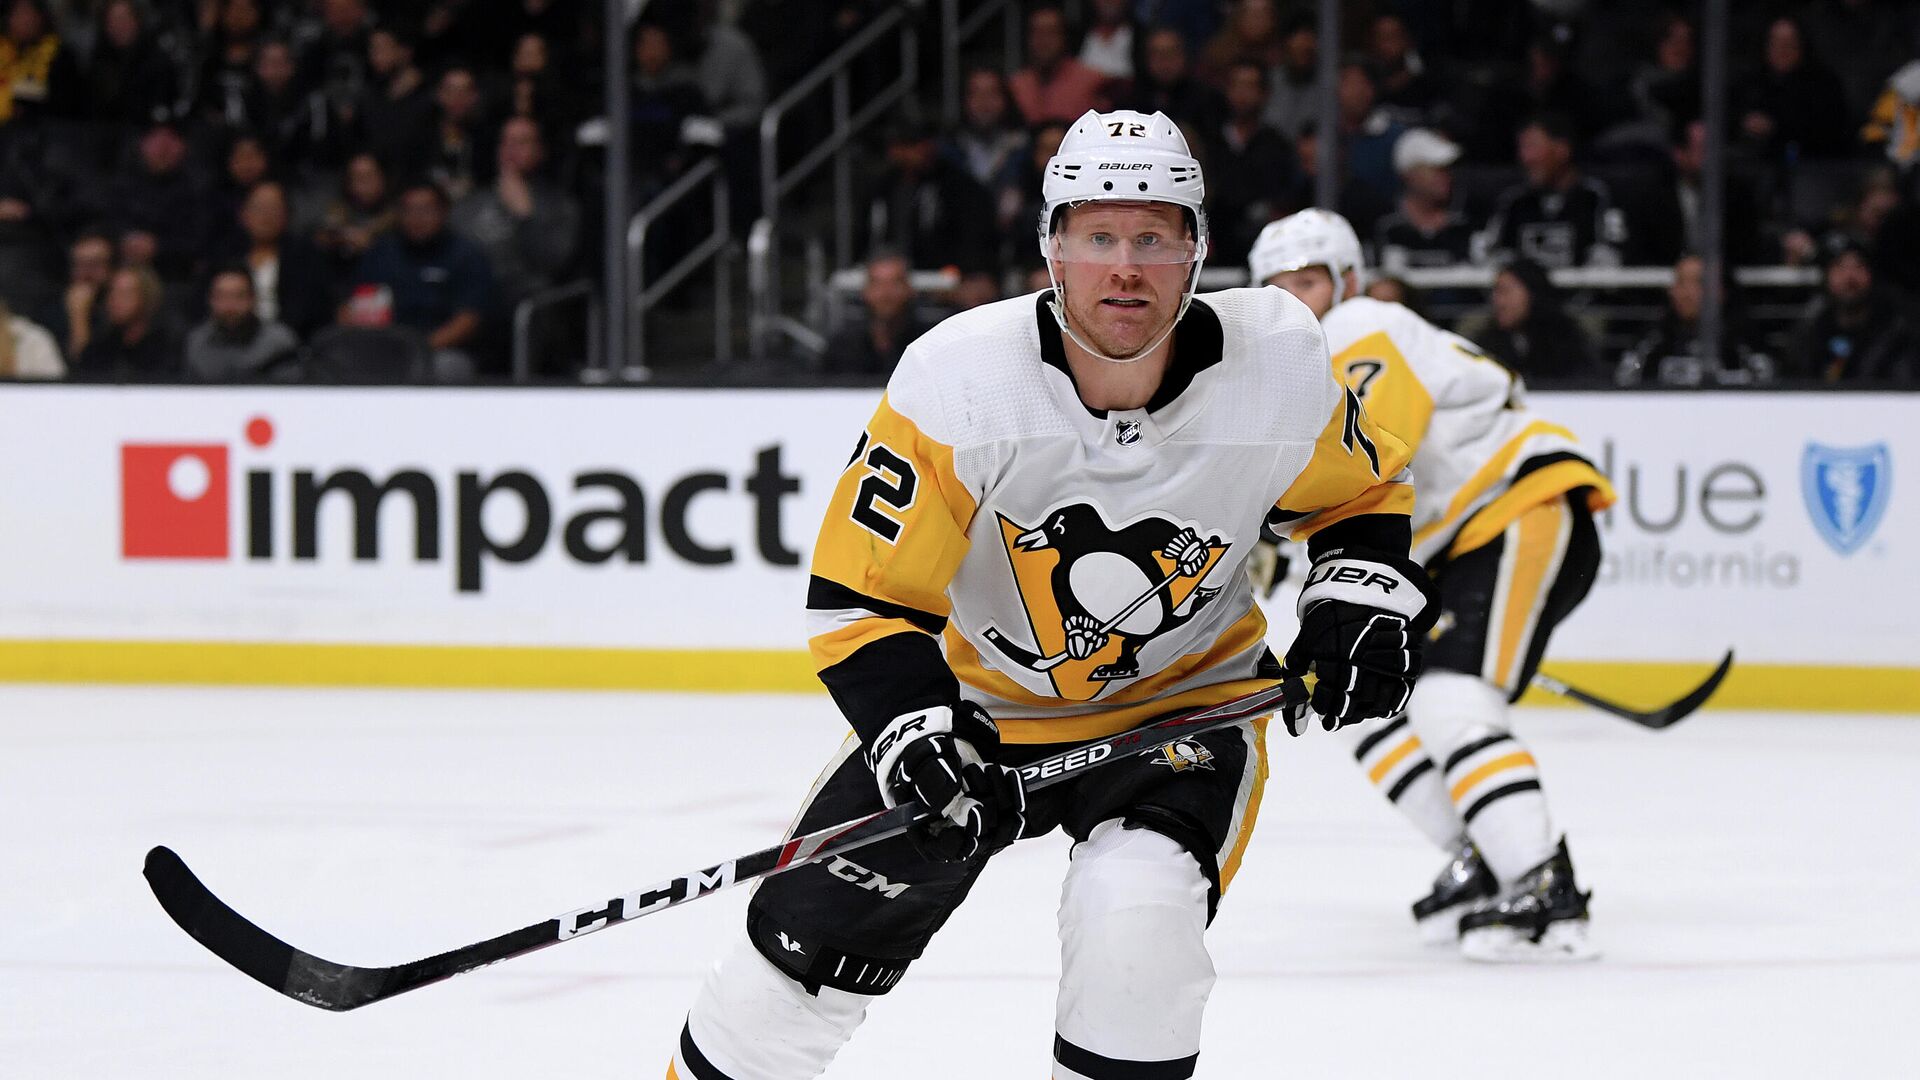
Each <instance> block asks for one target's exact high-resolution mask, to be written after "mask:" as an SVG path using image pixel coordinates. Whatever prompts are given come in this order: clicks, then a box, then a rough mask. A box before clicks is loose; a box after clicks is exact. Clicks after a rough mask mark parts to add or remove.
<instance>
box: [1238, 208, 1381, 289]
mask: <svg viewBox="0 0 1920 1080" xmlns="http://www.w3.org/2000/svg"><path fill="white" fill-rule="evenodd" d="M1309 266H1324V267H1326V268H1327V273H1329V274H1332V275H1333V302H1334V303H1336V304H1338V303H1339V302H1341V301H1342V300H1350V299H1352V298H1353V297H1354V296H1357V295H1359V294H1360V293H1362V292H1365V291H1366V288H1367V268H1366V261H1365V256H1364V255H1363V254H1362V253H1361V250H1360V237H1358V236H1356V235H1355V234H1354V231H1353V226H1352V225H1349V224H1347V219H1346V218H1343V217H1341V216H1340V215H1339V214H1336V213H1334V212H1333V211H1331V210H1322V209H1320V208H1319V207H1309V208H1308V209H1305V210H1302V211H1300V212H1299V213H1297V214H1290V215H1288V216H1287V217H1283V218H1281V219H1280V220H1279V221H1275V222H1272V223H1270V224H1269V225H1268V226H1267V227H1266V228H1264V229H1261V230H1260V236H1259V237H1258V238H1257V239H1255V240H1254V242H1253V250H1252V251H1251V252H1249V253H1248V254H1247V270H1248V272H1249V273H1250V274H1252V276H1253V281H1252V282H1251V283H1250V284H1252V285H1253V286H1254V287H1255V288H1258V287H1259V286H1261V285H1264V284H1266V282H1267V279H1268V278H1270V277H1272V276H1273V275H1275V274H1280V273H1285V272H1286V271H1288V270H1304V269H1306V268H1307V267H1309ZM1349 270H1351V271H1353V292H1352V293H1351V294H1349V293H1348V292H1347V291H1346V274H1347V271H1349Z"/></svg>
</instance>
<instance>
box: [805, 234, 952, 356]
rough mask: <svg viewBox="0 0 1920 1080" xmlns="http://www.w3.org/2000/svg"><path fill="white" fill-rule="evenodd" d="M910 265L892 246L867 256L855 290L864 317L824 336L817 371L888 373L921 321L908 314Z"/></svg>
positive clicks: (921, 327) (919, 330)
mask: <svg viewBox="0 0 1920 1080" xmlns="http://www.w3.org/2000/svg"><path fill="white" fill-rule="evenodd" d="M911 272H912V267H910V266H909V265H908V264H907V260H906V259H905V258H903V257H901V256H900V255H899V254H898V253H896V252H882V253H877V254H875V255H874V256H873V257H872V258H870V259H868V260H867V283H866V285H865V286H864V287H863V288H862V289H861V290H860V297H861V299H862V300H864V301H865V302H866V306H867V310H866V317H865V318H864V319H861V320H860V321H859V322H857V323H852V324H849V325H847V326H843V327H841V328H840V329H839V330H838V331H837V332H835V334H834V335H833V337H832V338H830V339H828V341H827V351H826V352H825V353H823V354H821V357H820V367H819V369H820V371H821V373H822V374H827V375H871V376H874V377H875V380H876V381H880V380H884V379H885V378H886V377H887V376H888V375H890V374H892V372H893V368H894V365H896V364H898V363H899V362H900V354H901V353H904V352H906V350H907V346H908V345H910V344H912V343H913V339H915V338H917V337H919V336H920V335H921V334H923V333H925V332H926V329H927V328H926V327H925V326H924V325H922V324H921V323H920V322H919V321H918V320H917V319H915V318H914V316H913V301H914V291H913V282H912V280H911V279H910V278H909V276H908V275H909V274H910V273H911Z"/></svg>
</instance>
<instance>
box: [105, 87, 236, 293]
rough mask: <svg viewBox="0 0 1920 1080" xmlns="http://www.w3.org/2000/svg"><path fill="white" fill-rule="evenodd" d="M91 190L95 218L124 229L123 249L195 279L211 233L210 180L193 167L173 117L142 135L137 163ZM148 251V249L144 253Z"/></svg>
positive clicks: (179, 278)
mask: <svg viewBox="0 0 1920 1080" xmlns="http://www.w3.org/2000/svg"><path fill="white" fill-rule="evenodd" d="M104 179H105V183H104V184H103V185H102V186H100V187H97V188H96V189H95V191H94V192H93V194H92V196H91V200H90V201H91V206H92V210H93V218H94V220H96V221H101V222H104V223H106V224H108V225H110V226H111V227H112V228H113V229H114V230H115V231H116V232H118V233H120V237H121V246H122V249H123V252H124V251H125V250H127V249H129V248H130V249H131V250H132V251H133V252H134V253H135V259H136V261H142V262H147V261H150V262H151V263H152V264H153V267H154V269H155V270H156V271H158V273H159V274H160V276H161V277H162V278H164V279H166V280H167V281H173V282H190V281H192V280H193V278H194V276H195V273H196V268H197V267H198V265H199V264H200V262H201V260H202V259H203V258H204V257H205V255H206V249H207V241H208V238H209V228H208V226H209V221H208V207H209V199H208V189H207V185H206V184H205V183H204V182H203V181H202V180H201V179H200V178H199V177H198V176H196V175H195V174H194V172H193V170H192V169H190V168H189V167H188V161H187V141H186V138H185V137H184V136H183V135H182V134H181V131H180V128H179V127H178V126H176V125H175V124H173V123H171V122H169V121H161V122H159V123H156V124H153V125H152V126H150V127H148V128H147V130H146V132H145V133H144V134H142V135H141V136H140V142H139V161H138V163H137V167H136V168H135V169H134V170H133V171H131V172H129V173H128V174H126V175H124V176H121V177H117V178H114V177H107V178H104ZM143 253H144V254H143Z"/></svg>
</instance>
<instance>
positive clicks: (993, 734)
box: [867, 701, 1027, 862]
mask: <svg viewBox="0 0 1920 1080" xmlns="http://www.w3.org/2000/svg"><path fill="white" fill-rule="evenodd" d="M999 749H1000V729H999V728H998V727H996V726H994V723H993V718H992V717H990V716H988V715H987V712H986V710H985V709H982V708H981V707H980V706H978V705H975V704H973V703H972V702H969V701H963V702H960V703H958V704H956V705H952V706H948V705H938V706H935V707H933V708H931V709H920V710H918V711H915V712H910V713H905V714H903V715H901V716H896V717H894V719H893V722H892V723H890V724H888V725H887V727H886V730H884V731H882V732H881V733H880V736H879V737H878V738H876V739H874V740H873V744H872V745H871V746H869V747H868V748H867V764H868V765H869V766H871V767H872V768H873V776H874V779H875V780H877V781H879V784H880V797H881V799H883V800H884V801H885V802H886V804H887V805H888V806H889V807H892V806H897V805H899V804H900V803H903V802H917V803H919V804H920V805H922V806H925V807H927V808H928V809H930V810H932V811H933V812H934V816H933V817H931V818H927V819H925V820H923V821H920V822H919V823H917V824H915V825H914V826H913V827H912V828H911V829H909V830H907V838H908V839H909V840H911V841H913V846H914V847H915V848H916V849H918V850H919V852H920V854H921V855H923V856H925V857H926V858H928V859H932V860H935V861H938V862H960V861H963V860H966V859H970V858H972V857H973V856H975V855H976V854H979V853H981V852H983V851H984V852H989V853H990V852H993V851H996V850H998V849H1000V848H1003V847H1005V846H1007V845H1008V844H1011V843H1013V841H1014V840H1015V839H1017V838H1018V837H1019V836H1020V830H1021V829H1023V828H1025V827H1026V814H1027V792H1026V787H1025V786H1024V785H1023V784H1022V783H1021V782H1020V773H1019V771H1018V770H1016V769H1011V768H1008V767H1007V766H1005V765H994V764H990V763H989V762H988V760H987V759H989V758H991V757H992V756H993V755H994V754H995V753H996V752H997V751H998V750H999Z"/></svg>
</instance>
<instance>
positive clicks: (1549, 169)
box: [1487, 115, 1627, 269]
mask: <svg viewBox="0 0 1920 1080" xmlns="http://www.w3.org/2000/svg"><path fill="white" fill-rule="evenodd" d="M1572 139H1573V132H1572V128H1571V127H1570V126H1569V125H1568V124H1567V122H1566V120H1565V119H1564V118H1560V117H1554V116H1550V115H1549V116H1541V117H1536V118H1535V119H1533V120H1531V121H1529V122H1528V123H1527V125H1526V126H1524V127H1522V128H1521V129H1520V134H1519V136H1517V141H1518V143H1519V155H1520V167H1521V168H1522V169H1524V170H1525V171H1526V174H1527V181H1526V183H1524V184H1521V185H1518V186H1516V187H1512V188H1509V189H1507V191H1506V192H1505V193H1503V194H1502V195H1501V196H1500V202H1499V205H1498V206H1497V207H1496V208H1495V210H1494V213H1493V219H1492V221H1491V222H1489V224H1488V226H1487V236H1488V248H1489V249H1490V250H1491V251H1493V252H1495V253H1500V254H1511V255H1519V256H1523V257H1525V258H1528V259H1532V260H1534V261H1535V262H1537V263H1540V264H1541V265H1542V266H1546V267H1549V268H1552V269H1559V268H1561V267H1567V266H1618V265H1619V264H1620V248H1621V245H1622V244H1623V243H1625V241H1626V239H1627V230H1626V223H1625V219H1624V218H1623V217H1622V216H1621V213H1620V211H1619V210H1618V209H1617V208H1615V206H1614V205H1613V195H1612V193H1611V192H1610V191H1608V190H1607V186H1606V185H1605V184H1603V183H1601V182H1600V181H1599V180H1596V179H1593V178H1592V177H1587V176H1582V175H1581V173H1580V170H1579V168H1578V167H1577V166H1575V165H1574V163H1573V142H1572Z"/></svg>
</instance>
